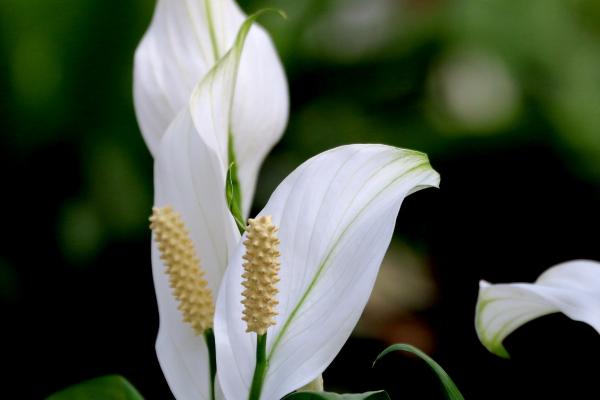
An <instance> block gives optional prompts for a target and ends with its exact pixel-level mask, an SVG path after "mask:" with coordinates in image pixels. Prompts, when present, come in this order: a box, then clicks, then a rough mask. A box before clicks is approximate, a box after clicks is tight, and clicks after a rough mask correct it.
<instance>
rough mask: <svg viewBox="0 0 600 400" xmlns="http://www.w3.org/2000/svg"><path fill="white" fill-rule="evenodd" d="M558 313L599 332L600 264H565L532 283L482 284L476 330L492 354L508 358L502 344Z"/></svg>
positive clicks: (576, 262)
mask: <svg viewBox="0 0 600 400" xmlns="http://www.w3.org/2000/svg"><path fill="white" fill-rule="evenodd" d="M556 312H561V313H563V314H565V315H566V316H567V317H569V318H571V319H573V320H576V321H581V322H585V323H587V324H588V325H590V326H591V327H592V328H594V329H595V330H596V331H597V332H598V333H600V263H599V262H597V261H591V260H575V261H569V262H565V263H562V264H559V265H556V266H554V267H552V268H550V269H548V270H547V271H546V272H544V273H543V274H542V275H540V277H539V278H538V279H537V280H536V281H535V283H532V284H530V283H509V284H497V285H492V284H489V283H488V282H485V281H481V283H480V288H479V298H478V300H477V308H476V316H475V328H476V330H477V335H478V336H479V340H481V343H482V344H483V345H484V346H485V347H486V348H487V349H488V350H489V351H490V352H492V353H494V354H496V355H498V356H500V357H505V358H508V357H509V354H508V352H507V351H506V349H505V348H504V346H503V344H502V342H503V341H504V339H505V338H506V337H507V336H508V335H510V334H511V333H512V332H514V331H515V330H516V329H517V328H519V327H521V326H522V325H524V324H525V323H527V322H529V321H531V320H533V319H535V318H539V317H541V316H544V315H548V314H552V313H556Z"/></svg>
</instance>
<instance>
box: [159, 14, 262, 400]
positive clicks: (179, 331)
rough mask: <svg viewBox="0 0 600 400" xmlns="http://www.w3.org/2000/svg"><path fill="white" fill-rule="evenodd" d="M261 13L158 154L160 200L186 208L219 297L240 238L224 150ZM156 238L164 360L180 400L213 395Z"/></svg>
mask: <svg viewBox="0 0 600 400" xmlns="http://www.w3.org/2000/svg"><path fill="white" fill-rule="evenodd" d="M254 18H255V17H250V19H248V20H247V21H246V22H245V23H244V24H243V25H242V27H241V28H240V32H239V34H238V36H237V38H236V40H235V43H234V45H233V47H232V48H231V49H230V51H229V52H227V53H226V54H225V55H224V56H223V57H222V58H221V59H220V61H219V62H218V63H217V64H216V65H215V66H214V68H213V69H212V70H211V71H210V73H208V74H207V75H206V77H205V78H204V80H203V81H202V82H201V83H200V84H199V85H198V86H197V87H196V88H195V90H194V92H193V94H192V98H191V101H190V103H189V105H188V106H187V107H185V108H184V109H183V110H182V111H181V112H180V113H179V114H178V115H177V117H176V118H175V120H174V121H173V122H172V123H171V125H169V128H168V129H167V132H166V133H165V134H164V136H163V137H162V138H161V140H160V146H159V147H158V152H157V154H156V157H155V168H154V182H155V183H154V188H155V200H154V204H159V205H162V204H169V205H171V206H172V207H173V208H174V209H175V210H177V211H178V212H179V213H181V216H182V218H183V220H184V221H185V222H186V224H187V227H188V229H189V233H190V238H191V240H192V242H193V243H194V247H195V249H196V250H197V252H198V254H199V255H200V256H201V257H202V268H203V270H204V271H205V277H206V280H207V283H208V287H209V288H210V290H211V292H212V293H213V294H215V296H216V295H217V293H218V290H219V285H220V282H221V278H222V276H223V273H224V271H225V268H226V267H227V263H228V257H229V254H230V253H231V251H232V249H233V248H235V246H236V245H237V244H238V243H239V240H240V234H239V231H238V230H237V227H236V224H235V222H234V220H233V218H232V216H231V213H230V212H229V209H228V206H227V202H226V200H225V181H226V175H227V166H228V165H227V159H226V158H225V159H224V158H223V156H222V151H221V149H222V148H223V146H224V147H225V148H227V139H226V138H227V131H228V129H229V127H230V125H229V120H230V118H229V117H230V112H231V109H232V107H231V106H232V99H233V93H234V89H235V87H236V77H237V71H238V66H239V63H240V57H241V54H242V51H243V49H244V41H245V39H246V36H247V34H248V32H249V30H250V28H251V26H252V21H253V20H254ZM153 243H154V244H153V250H152V252H153V254H152V268H153V274H154V286H155V289H156V298H157V301H158V309H159V314H160V329H159V332H158V338H157V340H156V353H157V356H158V360H159V362H160V365H161V368H162V370H163V373H164V375H165V377H166V379H167V382H168V383H169V387H170V388H171V391H172V392H173V394H174V396H175V397H176V398H177V399H178V400H187V399H190V400H192V399H193V400H198V399H209V398H210V394H209V388H210V384H209V359H208V355H207V354H208V353H207V352H208V349H207V347H206V343H205V341H204V338H203V337H199V336H197V335H196V334H195V332H194V330H193V329H192V328H191V326H189V325H188V324H185V323H183V322H182V321H181V317H180V313H179V311H178V310H177V306H178V304H177V302H176V301H175V299H174V297H173V296H172V295H171V293H170V292H171V290H170V288H169V281H168V279H167V277H166V275H165V274H164V268H165V267H164V265H163V262H162V260H161V259H160V252H159V250H158V247H157V246H156V241H153ZM240 315H241V314H240Z"/></svg>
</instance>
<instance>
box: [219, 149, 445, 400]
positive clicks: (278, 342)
mask: <svg viewBox="0 0 600 400" xmlns="http://www.w3.org/2000/svg"><path fill="white" fill-rule="evenodd" d="M438 183H439V175H438V174H437V173H436V172H435V171H434V170H433V169H431V167H430V165H429V162H428V160H427V156H426V155H424V154H422V153H418V152H414V151H409V150H402V149H397V148H393V147H389V146H383V145H351V146H343V147H339V148H336V149H333V150H330V151H328V152H325V153H323V154H320V155H318V156H316V157H314V158H312V159H310V160H309V161H307V162H305V163H304V164H302V165H301V166H300V167H299V168H298V169H296V170H295V171H294V172H293V173H292V174H291V175H290V176H288V177H287V178H286V179H285V180H284V181H283V182H282V183H281V185H279V187H278V188H277V190H276V191H275V193H274V194H273V195H272V197H271V199H270V200H269V202H268V204H267V205H266V207H265V208H264V209H263V210H262V211H261V212H260V214H259V215H271V216H272V217H273V222H274V223H275V224H276V225H277V226H279V239H280V241H281V244H280V252H281V272H280V277H281V281H280V282H279V295H278V300H279V305H278V313H279V315H278V316H277V318H276V321H277V323H276V325H275V326H273V327H271V328H270V329H269V331H268V342H267V354H268V361H269V367H268V369H267V373H266V378H265V381H264V386H263V391H262V397H261V399H263V400H275V399H280V398H281V397H283V396H284V395H285V394H287V393H289V392H291V391H293V390H295V389H298V388H300V387H302V386H303V385H305V384H307V383H308V382H310V381H311V380H313V379H315V378H316V377H317V376H318V375H319V374H320V373H322V372H323V370H324V369H325V368H326V367H327V366H328V365H329V363H330V362H331V361H332V360H333V358H334V357H335V355H336V354H337V353H338V351H339V350H340V348H341V347H342V345H343V344H344V343H345V341H346V340H347V338H348V336H349V335H350V333H351V332H352V329H353V328H354V326H355V324H356V322H357V320H358V318H359V317H360V314H361V313H362V310H363V308H364V306H365V304H366V302H367V299H368V297H369V295H370V293H371V290H372V287H373V283H374V281H375V277H376V275H377V272H378V269H379V265H380V264H381V260H382V258H383V256H384V254H385V252H386V249H387V247H388V245H389V242H390V240H391V236H392V233H393V230H394V225H395V222H396V216H397V214H398V211H399V208H400V205H401V203H402V200H403V199H404V197H405V196H406V195H408V194H410V193H412V192H414V191H416V190H419V189H421V188H425V187H429V186H437V185H438ZM243 253H244V248H243V246H241V245H240V246H239V247H238V248H237V250H236V252H235V253H234V255H232V258H231V260H230V263H229V267H228V269H227V272H226V274H225V278H224V280H223V284H222V286H221V289H220V293H219V299H218V301H217V314H216V316H215V335H216V338H217V339H216V340H217V362H218V365H219V373H218V375H219V380H220V383H221V386H222V388H223V391H224V393H225V395H226V397H227V398H228V399H230V400H233V399H243V398H246V397H247V395H248V390H249V388H250V383H251V380H252V376H253V372H254V366H255V351H256V350H255V349H256V336H255V334H248V333H246V332H245V324H244V323H242V320H241V315H242V305H241V303H240V301H241V300H242V296H241V292H242V286H241V281H242V278H241V275H242V255H243Z"/></svg>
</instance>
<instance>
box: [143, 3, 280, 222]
mask: <svg viewBox="0 0 600 400" xmlns="http://www.w3.org/2000/svg"><path fill="white" fill-rule="evenodd" d="M245 18H246V17H245V16H244V14H243V13H242V11H241V10H240V8H239V7H238V5H237V4H236V3H235V2H234V1H232V0H158V3H157V5H156V10H155V12H154V16H153V18H152V23H151V25H150V27H149V29H148V31H147V32H146V34H145V35H144V37H143V39H142V41H141V43H140V45H139V47H138V48H137V51H136V54H135V63H134V82H133V83H134V90H133V93H134V103H135V111H136V115H137V119H138V123H139V125H140V128H141V130H142V134H143V136H144V139H145V141H146V144H147V145H148V148H149V149H150V152H151V153H152V154H153V155H154V156H156V155H157V154H158V152H159V151H160V149H159V147H160V141H161V138H162V137H163V135H165V133H166V132H167V128H168V127H169V125H170V124H171V123H172V121H173V120H174V119H175V117H176V116H177V115H179V113H180V112H181V111H182V110H183V109H184V108H186V107H190V98H191V96H193V95H192V93H193V92H194V90H195V88H196V86H197V85H198V82H200V81H201V80H204V81H210V78H209V77H208V75H209V73H210V71H211V70H212V69H213V68H214V67H215V65H216V64H217V63H218V62H219V60H221V58H222V57H223V56H225V54H226V52H228V51H229V49H231V48H232V47H233V46H234V42H235V40H236V36H237V34H238V31H239V29H240V27H241V26H242V23H243V22H244V20H245ZM240 46H241V44H240ZM244 47H245V48H244V51H243V53H242V54H241V56H240V57H241V58H240V59H239V60H238V61H237V62H236V67H235V68H236V69H238V66H237V64H239V69H238V70H237V73H236V74H234V76H231V75H230V76H228V77H227V79H230V80H231V82H230V83H231V84H233V88H232V89H231V90H233V92H232V93H229V92H222V93H218V95H219V96H226V97H228V99H227V101H226V102H224V103H222V104H220V105H223V106H224V107H225V108H224V109H223V110H219V112H222V113H226V114H227V116H228V119H227V121H226V124H227V129H222V130H215V131H213V132H209V133H208V134H211V135H215V136H216V138H215V139H216V142H217V143H218V147H217V150H218V155H219V156H220V157H221V159H222V161H223V163H224V164H225V165H228V164H229V163H230V162H232V161H233V160H230V159H229V157H228V144H229V137H231V139H232V140H233V149H234V150H235V157H236V160H235V161H237V163H236V164H237V166H238V169H239V182H240V185H241V195H242V200H243V204H242V209H243V212H244V215H247V213H248V211H249V208H250V204H251V202H252V197H253V194H254V188H255V184H256V177H257V174H258V170H259V168H260V165H261V163H262V161H263V159H264V157H265V156H266V154H267V153H268V152H269V150H270V149H271V147H272V146H273V145H274V144H275V143H276V142H277V141H278V140H279V138H280V137H281V135H282V133H283V130H284V128H285V125H286V123H287V117H288V105H289V100H288V89H287V82H286V78H285V74H284V71H283V68H282V66H281V62H280V61H279V58H278V56H277V53H276V51H275V48H274V47H273V44H272V42H271V39H270V38H269V36H268V35H267V34H266V32H265V31H264V30H263V29H262V28H261V27H259V26H252V28H251V29H250V32H249V33H248V37H247V39H246V43H245V46H244ZM240 50H241V48H240ZM234 81H235V82H234ZM196 91H197V90H196ZM214 93H217V92H216V91H215V92H214ZM196 97H197V96H196ZM219 100H220V99H217V102H219ZM197 106H202V104H198V105H197ZM213 108H214V107H213ZM196 111H197V112H202V113H203V115H202V118H208V119H209V120H210V119H211V118H220V117H221V116H220V115H218V116H214V115H211V114H210V113H209V112H208V110H203V111H198V110H196ZM208 122H209V121H204V123H208Z"/></svg>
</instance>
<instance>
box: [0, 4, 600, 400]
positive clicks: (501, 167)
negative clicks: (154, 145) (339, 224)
mask: <svg viewBox="0 0 600 400" xmlns="http://www.w3.org/2000/svg"><path fill="white" fill-rule="evenodd" d="M240 3H241V5H242V6H243V7H244V9H245V10H247V11H249V12H251V11H254V10H257V9H258V8H260V7H264V6H275V7H278V8H281V9H283V10H285V11H286V12H287V14H288V16H289V18H288V20H287V21H282V20H280V19H278V18H277V17H271V16H268V17H264V18H263V19H262V20H261V22H262V23H263V24H264V25H265V26H267V27H268V29H269V30H270V31H271V34H272V35H273V37H274V40H275V41H276V43H277V46H278V49H279V51H280V54H281V56H282V59H283V61H284V64H285V68H286V71H287V74H288V78H289V83H290V91H291V107H292V109H291V118H290V122H289V127H288V129H287V131H286V134H285V136H284V138H283V140H282V141H281V142H280V143H279V145H278V146H277V147H276V148H275V150H274V152H273V153H272V154H271V156H270V157H269V158H268V160H267V162H266V163H265V165H264V168H263V172H262V174H261V178H260V181H259V188H258V192H257V196H256V201H255V210H259V209H260V208H261V207H262V205H263V204H264V203H265V202H266V200H267V199H268V196H269V193H271V191H272V189H273V188H274V187H275V186H276V184H277V183H278V182H279V181H280V180H281V179H282V178H283V177H284V176H285V175H286V174H287V173H289V172H290V171H291V170H292V169H293V168H294V167H296V166H297V165H299V164H300V163H301V162H302V161H304V160H305V159H306V158H308V157H309V156H312V155H314V154H317V153H318V152H321V151H323V150H325V149H329V148H331V147H334V146H337V145H341V144H346V143H355V142H381V143H386V144H391V145H395V146H400V147H408V148H413V149H417V150H421V151H424V152H426V153H428V154H429V157H430V159H431V162H432V164H433V166H434V168H436V170H437V171H439V172H440V174H441V176H442V186H441V189H440V190H432V189H430V190H427V191H423V192H419V193H418V194H416V195H413V196H410V197H409V198H408V199H407V200H406V201H405V204H404V206H403V208H402V210H401V212H400V216H399V220H398V225H397V229H396V232H397V235H396V238H395V240H394V242H393V244H392V250H393V251H395V252H396V253H398V254H400V256H398V257H396V258H394V259H392V260H391V261H389V262H388V263H387V264H388V270H389V269H390V268H391V269H392V270H393V271H396V272H393V271H392V272H393V273H401V274H403V275H401V276H405V277H406V279H399V280H398V282H397V290H392V291H391V294H390V292H389V290H388V292H386V293H384V294H382V295H381V296H383V297H381V298H383V303H381V302H380V303H377V302H375V303H374V304H371V305H369V307H368V309H367V312H366V313H365V319H364V320H363V322H361V324H360V325H359V328H358V329H357V335H356V337H354V338H353V339H351V340H350V341H349V342H348V344H347V345H346V347H345V348H344V349H343V350H342V352H341V353H340V355H339V357H338V358H337V359H336V361H334V363H333V364H332V366H331V368H330V369H328V370H327V372H326V373H325V383H326V388H329V389H331V390H334V389H335V390H340V391H367V390H375V389H382V388H383V389H388V390H389V391H390V393H391V394H392V397H393V398H395V399H400V398H402V399H438V398H439V399H442V398H443V395H442V394H441V392H440V391H439V389H438V386H437V382H436V380H435V378H433V377H432V374H431V373H430V371H429V370H428V369H427V367H425V366H424V365H423V364H422V363H421V362H420V361H418V360H416V359H414V358H412V357H410V356H407V355H402V354H398V355H393V356H389V358H388V359H384V360H383V361H382V362H381V363H380V364H378V365H377V366H376V367H375V368H374V369H372V368H371V367H370V366H371V363H372V361H373V360H374V358H375V357H376V355H377V354H378V353H379V352H380V351H382V350H383V349H384V348H385V347H386V346H387V344H389V343H391V342H394V341H398V340H400V341H407V342H409V343H413V344H415V345H418V346H420V347H421V348H423V349H424V350H426V351H427V352H429V353H431V354H432V355H433V356H434V358H435V359H436V360H438V362H440V363H441V364H442V365H443V366H444V367H445V369H446V371H447V372H448V373H449V374H450V375H451V376H452V377H453V378H454V380H455V382H456V383H457V385H458V386H459V388H460V389H461V390H462V392H463V394H464V395H465V397H466V398H467V399H507V398H510V399H538V398H539V399H549V398H563V399H571V398H572V399H597V398H600V394H599V393H600V390H599V389H598V385H597V380H598V375H597V371H598V362H599V361H598V360H600V338H599V337H598V334H597V333H596V332H595V331H594V330H593V329H591V328H590V327H588V326H586V325H584V324H582V323H577V322H573V321H571V320H569V319H567V318H566V317H563V316H560V315H554V316H549V317H545V318H542V319H540V320H538V321H535V322H533V323H530V324H528V325H526V326H525V327H523V328H522V329H520V330H518V331H517V332H516V333H515V334H514V335H512V336H511V337H509V339H508V340H507V341H506V345H507V348H508V350H509V352H510V353H511V354H512V356H513V358H512V360H502V359H499V358H497V357H495V356H493V355H491V354H489V353H488V352H487V351H486V350H485V349H484V348H483V346H481V345H480V344H479V342H478V340H477V337H476V335H475V331H474V327H473V325H474V322H473V321H474V306H475V302H476V298H477V285H478V281H479V279H486V280H489V281H491V282H514V281H533V280H534V279H535V278H536V277H537V276H538V275H539V274H540V273H541V272H542V271H544V270H545V269H546V268H548V267H550V266H552V265H554V264H557V263H559V262H562V261H567V260H570V259H575V258H590V259H600V249H599V248H598V227H599V225H600V224H599V222H600V218H599V215H598V200H599V198H600V193H599V190H598V188H599V183H600V174H599V170H600V169H599V166H600V3H599V2H597V1H594V0H571V1H559V0H528V1H522V0H485V1H481V0H469V1H450V0H447V1H443V0H264V1H263V0H256V1H254V0H246V1H241V2H240ZM153 7H154V2H153V1H151V0H130V1H116V0H86V1H84V0H2V2H0V130H1V132H2V135H1V139H0V171H1V172H0V174H1V175H0V176H1V178H2V195H1V196H0V207H1V210H2V211H3V212H2V218H3V220H2V229H1V230H0V240H1V241H0V243H1V244H0V312H1V313H0V315H1V317H2V322H1V325H0V327H1V337H2V346H3V349H2V357H1V360H2V362H3V364H4V366H5V368H6V369H7V372H5V373H4V374H3V379H2V393H1V394H0V397H2V398H7V399H13V398H14V399H39V398H43V397H44V396H47V395H49V394H51V393H52V392H54V391H56V390H58V389H61V388H63V387H65V386H68V385H70V384H73V383H76V382H78V381H81V380H84V379H87V378H91V377H95V376H98V375H103V374H109V373H118V374H122V375H124V376H126V377H127V378H128V379H130V380H131V381H132V382H133V383H134V385H135V386H137V387H138V388H139V390H140V391H141V392H142V393H143V394H144V395H145V396H146V397H147V398H148V399H159V398H169V397H170V392H169V389H168V387H167V385H166V383H165V381H164V378H163V376H162V374H161V371H160V368H159V366H158V363H157V361H156V358H155V354H154V338H155V335H156V331H157V311H156V305H155V298H154V290H153V286H152V279H151V274H150V257H149V240H150V236H149V231H148V228H147V225H148V223H147V217H148V214H149V212H150V208H151V205H152V176H151V175H152V160H151V157H150V156H149V154H148V152H147V150H146V148H145V145H144V143H143V140H142V138H141V135H140V133H139V131H138V128H137V124H136V121H135V118H134V113H133V107H132V100H131V79H132V77H131V75H132V73H131V71H132V57H133V52H134V49H135V47H136V45H137V43H138V41H139V39H140V37H141V35H142V34H143V32H144V30H145V29H146V27H147V25H148V23H149V20H150V17H151V13H152V10H153ZM403 254H404V256H403ZM406 254H409V255H410V257H408V258H407V257H406V256H405V255H406ZM390 265H391V266H390ZM414 282H417V283H418V284H413V283H414ZM415 288H417V289H419V288H423V290H420V289H419V290H415ZM379 293H380V289H376V292H375V293H374V297H376V296H379ZM390 296H391V297H390ZM397 297H399V299H398V298H397ZM388 299H390V300H389V301H388ZM381 304H393V307H392V308H391V309H390V307H387V308H386V310H385V312H384V311H381V309H382V306H381ZM384 308H385V307H384Z"/></svg>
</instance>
